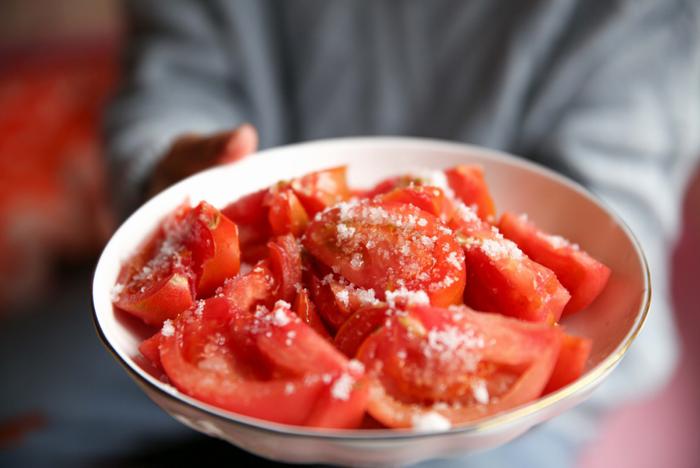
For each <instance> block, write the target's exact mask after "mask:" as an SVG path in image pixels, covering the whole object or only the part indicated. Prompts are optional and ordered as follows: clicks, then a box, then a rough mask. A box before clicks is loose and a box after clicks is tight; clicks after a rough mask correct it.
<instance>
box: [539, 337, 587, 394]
mask: <svg viewBox="0 0 700 468" xmlns="http://www.w3.org/2000/svg"><path fill="white" fill-rule="evenodd" d="M592 347H593V341H591V340H590V339H589V338H582V337H580V336H574V335H566V334H565V335H563V336H562V340H561V348H560V349H559V356H558V357H557V362H556V364H555V365H554V370H553V371H552V375H551V377H550V378H549V382H547V386H546V387H545V388H544V391H543V392H542V393H543V394H544V395H546V394H548V393H552V392H556V391H557V390H559V389H560V388H563V387H566V386H567V385H569V384H570V383H572V382H574V381H576V380H577V379H578V378H579V377H581V375H582V374H583V371H584V369H585V368H586V361H588V357H589V356H590V355H591V349H592Z"/></svg>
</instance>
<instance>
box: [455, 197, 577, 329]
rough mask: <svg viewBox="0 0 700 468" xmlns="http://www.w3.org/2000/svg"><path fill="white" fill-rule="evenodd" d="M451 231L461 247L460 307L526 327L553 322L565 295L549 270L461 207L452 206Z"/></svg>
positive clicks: (558, 314)
mask: <svg viewBox="0 0 700 468" xmlns="http://www.w3.org/2000/svg"><path fill="white" fill-rule="evenodd" d="M451 226H452V227H453V228H454V229H455V230H456V231H457V237H458V239H459V241H460V243H461V244H462V246H463V247H464V256H465V261H466V265H467V284H466V287H465V289H464V303H465V304H467V305H468V306H470V307H473V308H475V309H478V310H483V311H487V312H498V313H500V314H503V315H509V316H511V317H515V318H519V319H523V320H528V321H532V322H546V323H550V324H552V323H555V322H557V321H558V320H559V318H560V317H561V314H562V311H563V310H564V307H565V306H566V303H567V302H568V300H569V297H570V295H569V293H568V292H567V291H566V289H565V288H564V287H563V286H562V285H561V283H560V282H559V281H558V280H557V277H556V275H555V274H554V273H553V272H552V271H551V270H550V269H548V268H546V267H544V266H542V265H540V264H539V263H536V262H534V261H532V260H531V259H530V258H529V257H528V256H527V255H525V254H524V253H523V252H522V251H521V250H520V249H519V248H518V246H517V245H516V244H515V243H513V242H512V241H510V240H508V239H505V238H504V237H503V236H502V235H501V234H500V233H499V232H498V229H496V228H494V227H490V226H489V225H488V223H486V222H484V221H481V220H480V219H479V218H478V217H477V216H476V215H475V213H474V211H473V210H471V209H469V208H467V207H465V206H464V205H460V206H458V208H457V210H456V211H455V217H454V218H453V220H452V221H451Z"/></svg>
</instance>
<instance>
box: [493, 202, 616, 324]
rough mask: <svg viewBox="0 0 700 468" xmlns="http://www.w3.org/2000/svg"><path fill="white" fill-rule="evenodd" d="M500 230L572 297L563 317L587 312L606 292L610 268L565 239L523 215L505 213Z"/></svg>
mask: <svg viewBox="0 0 700 468" xmlns="http://www.w3.org/2000/svg"><path fill="white" fill-rule="evenodd" d="M498 227H499V229H500V230H501V232H502V233H503V235H504V236H505V237H507V238H508V239H511V240H512V241H513V242H515V243H516V244H518V247H520V248H521V249H522V250H523V252H525V253H526V254H527V256H528V257H530V258H531V259H533V260H534V261H536V262H537V263H539V264H541V265H544V266H546V267H547V268H549V269H550V270H552V271H553V272H554V273H555V274H556V275H557V278H558V279H559V281H560V282H561V284H562V285H563V286H564V287H565V288H566V289H567V291H569V293H570V294H571V300H570V301H569V302H568V303H567V304H566V307H565V308H564V315H567V314H573V313H575V312H578V311H580V310H582V309H585V308H586V307H588V306H589V305H590V304H591V303H592V302H593V301H594V300H595V298H596V297H598V295H599V294H600V293H601V291H602V290H603V288H605V285H606V284H607V282H608V278H609V277H610V268H608V267H607V266H605V265H603V264H602V263H601V262H599V261H598V260H596V259H594V258H593V257H591V256H590V255H588V254H587V253H586V252H585V251H583V250H582V249H581V248H579V247H578V246H577V245H575V244H572V243H571V242H569V241H568V240H566V239H564V238H563V237H560V236H553V235H550V234H547V233H545V232H544V231H542V230H540V229H538V228H537V226H535V224H534V223H533V222H532V221H529V220H528V219H527V218H526V217H525V216H524V215H520V216H517V215H515V214H513V213H504V214H503V216H501V221H500V223H499V225H498Z"/></svg>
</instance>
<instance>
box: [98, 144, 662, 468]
mask: <svg viewBox="0 0 700 468" xmlns="http://www.w3.org/2000/svg"><path fill="white" fill-rule="evenodd" d="M459 163H479V164H481V165H483V167H484V169H485V171H486V178H487V182H488V185H489V187H490V189H491V191H492V194H493V197H494V199H495V201H496V205H497V207H498V209H499V210H500V211H504V210H514V211H517V212H527V213H528V214H529V216H530V217H531V218H532V219H533V220H535V221H536V222H537V224H538V225H540V226H541V227H542V228H544V229H546V230H548V231H551V232H553V233H557V234H561V235H563V236H565V237H567V238H569V239H571V240H572V241H574V242H577V243H578V244H580V245H581V246H582V247H583V248H584V249H585V250H587V251H588V252H590V253H591V254H592V255H593V256H595V257H596V258H598V259H600V260H602V261H603V262H604V263H605V264H607V265H608V266H609V267H610V268H611V269H612V272H613V273H612V275H611V278H610V281H609V283H608V285H607V287H606V288H605V291H604V292H603V294H602V295H601V296H600V297H599V298H598V299H597V300H596V301H595V303H594V304H593V305H592V306H591V307H590V308H589V309H588V310H587V311H585V312H582V313H580V314H578V315H575V316H574V317H571V318H567V319H566V320H565V323H566V325H567V327H568V329H569V330H570V331H572V332H574V333H576V334H580V335H582V336H587V337H590V338H592V339H593V351H592V354H591V357H590V360H589V362H588V364H587V369H586V372H585V374H584V375H583V376H582V377H581V378H580V379H579V380H578V381H576V382H574V383H573V384H571V385H569V386H567V387H565V388H563V389H561V390H559V391H557V392H555V393H553V394H550V395H548V396H546V397H545V398H541V399H539V400H537V401H534V402H532V403H529V404H527V405H523V406H520V407H518V408H514V409H512V410H511V411H508V412H505V413H501V414H498V415H495V416H492V417H489V418H488V419H484V420H481V421H479V422H477V423H474V424H470V425H466V426H460V427H457V428H453V429H451V430H448V431H445V432H439V433H414V432H410V431H392V430H372V431H368V430H365V431H337V430H336V431H328V430H324V431H319V430H313V429H307V428H300V427H292V426H285V425H280V424H275V423H270V422H266V421H261V420H257V419H253V418H248V417H245V416H240V415H237V414H234V413H230V412H227V411H224V410H221V409H218V408H216V407H213V406H211V405H208V404H205V403H202V402H200V401H198V400H195V399H193V398H190V397H188V396H186V395H184V394H182V393H180V392H178V391H177V390H176V389H174V388H173V387H171V386H169V385H167V384H164V383H163V382H161V381H159V380H158V379H157V378H155V377H154V376H153V375H151V374H150V373H149V372H148V370H146V367H145V366H143V367H142V366H141V365H140V363H143V360H142V358H140V357H139V352H138V349H137V347H138V345H139V343H140V341H141V340H142V339H144V338H146V337H147V336H149V333H150V332H149V330H148V329H147V328H146V327H145V326H142V325H140V324H139V323H138V322H137V321H136V320H133V319H131V318H129V317H125V316H124V315H122V314H121V313H115V311H114V310H113V308H112V304H111V301H110V290H111V288H112V285H113V284H114V283H115V279H116V277H117V274H118V271H119V267H120V264H121V262H122V261H123V260H124V259H126V258H127V257H128V256H129V255H130V254H131V253H132V252H133V251H134V250H135V249H136V247H137V246H138V244H139V243H140V242H141V240H142V239H144V237H145V236H146V234H147V233H149V232H150V231H151V230H152V229H153V228H154V226H155V225H156V223H157V222H158V221H159V220H160V219H161V218H162V217H163V216H164V215H165V214H166V213H168V212H170V211H171V210H172V209H174V208H175V207H176V206H177V205H178V204H180V203H181V202H182V201H183V200H184V199H185V198H186V197H189V199H190V200H191V202H193V203H196V202H198V201H200V200H207V201H208V202H210V203H212V204H214V205H215V206H223V205H225V204H226V203H228V202H230V201H232V200H235V199H236V198H238V197H239V196H241V195H244V194H247V193H250V192H252V191H254V190H256V189H260V188H262V187H265V186H269V185H271V184H272V183H274V182H276V181H278V180H280V179H289V178H290V177H292V176H297V175H302V174H304V173H307V172H309V171H312V170H316V169H321V168H325V167H331V166H335V165H340V164H347V165H348V167H349V178H350V182H351V184H352V185H353V186H369V185H370V184H373V183H375V182H377V181H379V180H380V179H382V178H384V177H386V176H390V175H396V174H399V173H402V172H405V171H406V170H409V169H412V168H428V169H440V168H445V167H449V166H453V165H455V164H459ZM92 294H93V306H94V320H95V325H96V328H97V330H98V333H99V335H100V337H101V339H102V341H103V342H104V344H105V346H106V347H107V348H108V349H109V350H110V351H111V352H112V354H113V355H114V357H115V359H116V360H117V361H118V362H119V363H120V364H121V365H122V366H124V368H125V369H126V371H127V372H128V373H129V374H130V375H131V377H132V378H133V379H134V380H135V381H136V383H138V385H140V386H141V388H142V389H143V390H144V391H145V392H146V393H147V394H148V396H149V397H150V398H151V399H152V400H153V401H155V402H156V404H158V405H159V406H160V407H161V408H163V409H164V410H165V411H167V412H168V413H170V414H171V415H172V416H173V417H174V418H175V419H177V420H178V421H180V422H182V423H183V424H186V425H188V426H190V427H192V428H194V429H195V430H198V431H200V432H204V433H206V434H209V435H211V436H214V437H220V438H222V439H225V440H227V441H229V442H231V443H232V444H235V445H237V446H239V447H241V448H243V449H245V450H248V451H250V452H253V453H255V454H258V455H261V456H263V457H267V458H270V459H274V460H279V461H285V462H291V463H333V464H352V465H360V464H365V465H397V464H406V463H413V462H418V461H421V460H425V459H430V458H436V457H441V458H442V457H450V456H455V455H458V454H464V453H468V452H473V451H477V450H483V449H487V448H492V447H496V446H498V445H501V444H505V443H506V442H508V441H510V440H512V439H513V438H515V437H517V436H519V435H520V434H522V433H524V432H525V431H527V430H528V429H530V428H531V427H532V426H534V425H535V424H538V423H541V422H543V421H545V420H547V419H550V418H552V417H554V416H556V415H558V414H560V413H562V412H564V411H566V410H568V409H569V408H571V407H573V406H575V405H577V404H578V403H581V402H582V401H583V400H584V399H585V398H586V397H588V396H589V394H590V393H591V391H592V390H593V389H594V388H595V387H596V386H597V385H598V384H600V383H601V381H602V380H603V379H604V378H605V377H606V376H607V375H608V374H609V373H610V371H611V370H612V369H613V368H614V367H615V366H616V365H617V364H618V363H619V362H620V359H621V358H622V356H623V355H624V353H625V351H626V350H627V348H628V347H629V346H630V344H631V342H632V341H633V340H634V338H635V337H636V335H637V334H638V333H639V330H640V328H641V327H642V324H643V322H644V320H645V318H646V314H647V311H648V308H649V301H650V295H651V291H650V285H649V272H648V268H647V265H646V261H645V259H644V255H643V253H642V251H641V250H640V248H639V245H638V243H637V242H636V240H635V239H634V237H633V235H632V234H631V233H630V231H629V229H628V228H627V227H626V226H625V225H624V223H623V222H622V221H621V220H620V219H619V218H618V217H617V216H615V215H614V214H613V213H611V212H610V211H609V210H608V209H607V208H605V207H604V206H603V205H602V204H601V203H600V201H598V200H597V199H595V198H594V197H592V196H591V195H590V194H589V193H588V192H587V191H586V190H585V189H583V188H582V187H581V186H580V185H578V184H576V183H574V182H571V181H570V180H568V179H566V178H564V177H562V176H560V175H557V174H556V173H554V172H552V171H550V170H548V169H545V168H543V167H540V166H538V165H535V164H532V163H529V162H526V161H523V160H520V159H517V158H515V157H512V156H509V155H507V154H503V153H499V152H495V151H491V150H486V149H483V148H478V147H474V146H469V145H464V144H457V143H446V142H439V141H431V140H421V139H412V138H350V139H337V140H326V141H319V142H312V143H304V144H297V145H291V146H285V147H281V148H276V149H272V150H268V151H263V152H261V153H259V154H256V155H253V156H251V157H249V158H247V159H245V160H243V161H240V162H238V163H236V164H233V165H228V166H224V167H218V168H214V169H211V170H208V171H205V172H202V173H200V174H197V175H195V176H193V177H190V178H188V179H186V180H184V181H182V182H180V183H178V184H177V185H175V186H173V187H171V188H169V189H168V190H166V191H165V192H163V193H161V194H159V195H158V196H156V197H155V198H153V199H152V200H150V201H148V202H147V203H146V204H145V205H143V206H142V207H141V208H140V209H139V210H138V211H136V212H135V213H134V214H133V215H132V216H131V217H130V218H129V219H128V220H127V221H126V222H125V223H124V224H123V225H122V226H121V227H120V228H119V229H118V230H117V232H116V233H115V234H114V236H113V237H112V239H111V240H110V241H109V243H108V244H107V246H106V247H105V249H104V252H103V253H102V256H101V257H100V260H99V262H98V264H97V267H96V270H95V276H94V280H93V290H92Z"/></svg>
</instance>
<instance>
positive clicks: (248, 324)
mask: <svg viewBox="0 0 700 468" xmlns="http://www.w3.org/2000/svg"><path fill="white" fill-rule="evenodd" d="M246 332H248V333H252V334H253V335H254V337H253V339H254V340H255V343H256V346H257V347H258V349H259V350H260V352H261V353H262V354H263V355H264V356H266V357H267V358H268V359H269V360H270V362H272V363H273V364H274V365H275V366H276V367H277V368H280V369H284V370H285V371H287V372H290V373H292V374H295V375H301V374H304V375H306V374H325V373H331V374H338V373H340V372H342V371H343V370H344V369H345V367H346V365H347V362H348V360H347V359H346V358H345V356H343V355H342V354H341V353H340V352H339V351H338V350H337V349H335V348H334V347H333V345H332V344H331V343H329V342H328V341H327V340H325V339H323V337H321V335H319V334H318V333H316V332H315V331H314V329H313V328H311V327H310V326H308V325H307V324H305V323H304V322H302V321H301V319H300V318H299V317H298V316H297V315H296V314H295V313H294V312H292V310H291V307H290V305H289V304H288V303H286V302H284V301H277V302H276V303H275V306H274V307H273V308H272V310H268V309H261V310H260V309H259V310H258V311H256V313H255V314H249V315H241V316H239V317H237V318H236V321H235V322H234V333H239V334H240V333H246Z"/></svg>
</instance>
